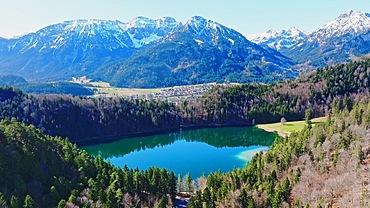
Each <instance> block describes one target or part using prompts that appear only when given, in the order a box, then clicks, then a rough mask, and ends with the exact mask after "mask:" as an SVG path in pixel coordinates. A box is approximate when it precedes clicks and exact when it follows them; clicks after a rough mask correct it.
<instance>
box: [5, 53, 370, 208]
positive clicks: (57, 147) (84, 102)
mask: <svg viewBox="0 0 370 208" xmlns="http://www.w3.org/2000/svg"><path fill="white" fill-rule="evenodd" d="M369 64H370V60H362V61H356V62H351V63H348V64H339V65H335V66H330V67H325V68H321V69H318V70H317V71H316V72H312V73H310V74H306V75H304V76H301V77H300V78H297V79H295V80H290V81H284V82H279V83H275V84H270V85H261V84H253V85H241V86H233V87H224V86H217V87H215V88H214V89H212V90H211V91H209V92H208V93H206V94H205V95H204V96H203V97H201V98H200V99H198V100H196V101H194V102H184V103H182V104H181V105H178V106H176V105H173V104H169V103H166V102H160V101H148V100H126V99H122V98H96V99H92V98H86V97H76V96H67V95H32V94H25V93H23V92H22V91H20V90H19V89H16V88H12V87H2V88H0V101H1V102H0V118H1V119H2V121H1V123H0V174H1V175H2V177H0V193H1V194H0V206H4V207H47V206H58V207H65V206H73V205H77V206H81V207H145V206H149V207H166V206H168V207H171V206H172V205H173V203H174V197H175V195H176V192H177V191H179V184H180V186H182V185H181V184H182V182H181V180H182V179H181V177H176V176H175V174H174V173H173V172H168V171H167V170H165V169H159V168H155V167H154V168H150V169H148V170H145V171H141V170H138V169H134V170H132V169H128V168H127V167H124V168H117V167H113V166H112V165H110V164H109V163H106V162H104V161H103V160H102V159H101V158H100V157H96V158H94V157H91V156H89V155H87V153H86V152H84V151H81V150H79V149H78V147H77V145H76V144H75V143H76V142H77V143H78V142H81V141H90V140H94V138H95V140H97V141H98V142H102V141H104V140H105V139H106V138H105V137H103V136H114V135H128V134H137V133H153V132H158V131H171V130H176V129H178V128H180V127H183V128H186V127H201V126H212V125H254V124H257V123H266V122H276V121H279V120H280V118H281V117H282V116H284V117H285V118H286V119H287V120H297V119H303V118H304V116H305V113H306V112H307V111H310V112H312V113H313V115H314V116H319V115H329V118H328V119H327V121H326V122H324V123H322V124H320V125H317V126H315V127H312V125H311V124H310V122H309V121H307V126H306V127H305V128H304V129H303V130H302V131H301V132H296V133H292V134H291V135H290V136H289V137H286V138H280V139H277V140H276V141H275V142H274V144H273V145H272V146H271V148H270V150H269V151H268V152H267V153H262V152H261V153H259V154H257V155H256V156H255V157H253V159H252V161H251V162H249V163H248V165H247V166H246V167H245V168H242V169H235V170H233V171H231V172H228V173H225V174H221V173H220V172H217V173H212V174H210V175H208V176H203V177H201V178H199V179H197V180H196V181H195V182H194V184H195V185H191V183H190V182H191V180H189V178H190V176H188V178H187V179H186V181H190V182H187V183H186V184H188V185H186V187H187V191H192V192H194V196H193V197H192V198H191V200H190V202H189V204H188V206H189V207H327V206H329V207H330V206H338V207H348V206H353V205H354V204H355V205H356V206H369V205H370V204H369V200H370V195H369V190H370V187H369V183H370V181H369V180H368V178H367V177H366V176H367V173H368V168H369V164H370V163H369V161H370V160H369V158H370V156H369V154H370V143H369V141H368V140H367V139H366V138H367V137H368V131H369V126H370V97H369V82H368V78H369V75H370V68H369ZM65 137H68V138H69V140H70V141H71V142H72V143H71V142H70V141H69V140H68V139H65ZM176 182H177V184H176ZM189 184H190V185H189ZM180 188H181V187H180Z"/></svg>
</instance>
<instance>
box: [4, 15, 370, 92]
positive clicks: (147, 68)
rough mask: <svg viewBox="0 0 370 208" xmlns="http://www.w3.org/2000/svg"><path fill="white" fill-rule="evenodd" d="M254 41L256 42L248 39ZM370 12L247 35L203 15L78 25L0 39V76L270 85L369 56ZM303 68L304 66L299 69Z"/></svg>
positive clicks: (124, 83) (137, 83)
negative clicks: (309, 27)
mask: <svg viewBox="0 0 370 208" xmlns="http://www.w3.org/2000/svg"><path fill="white" fill-rule="evenodd" d="M250 40H251V41H250ZM369 46H370V15H369V14H367V13H362V12H354V11H352V10H351V11H348V12H346V13H344V14H341V15H340V16H339V17H338V18H336V19H335V20H334V21H332V22H329V23H328V24H326V25H324V26H323V27H321V28H319V29H318V30H316V31H314V32H311V33H306V32H303V31H301V30H299V29H297V28H294V27H293V28H291V29H289V30H282V31H279V32H277V31H274V30H270V31H268V32H266V33H260V34H255V35H249V36H247V37H244V36H243V35H242V34H240V33H239V32H237V31H235V30H233V29H231V28H228V27H226V26H224V25H221V24H219V23H217V22H214V21H212V20H207V19H205V18H203V17H200V16H195V17H192V18H190V19H189V20H188V21H187V22H186V23H185V24H182V23H180V22H177V21H176V20H175V19H173V18H171V17H164V18H160V19H156V20H153V19H150V18H146V17H137V18H135V19H134V20H132V21H131V22H128V23H123V22H120V21H111V20H73V21H65V22H62V23H59V24H55V25H50V26H47V27H45V28H42V29H41V30H39V31H37V32H35V33H30V34H27V35H24V36H21V37H17V38H11V39H4V38H0V71H1V72H0V74H14V75H18V76H22V77H24V78H25V79H26V80H30V81H58V80H70V79H71V78H72V77H80V76H87V77H88V78H91V79H93V80H101V81H106V82H109V83H110V84H111V85H114V86H119V87H166V86H174V85H185V84H198V83H205V82H224V81H231V82H243V83H248V82H264V83H269V82H273V81H277V80H282V79H289V78H292V77H295V76H297V75H298V74H299V73H298V72H299V71H301V69H300V67H301V65H302V64H307V65H311V66H324V65H327V64H331V63H337V62H343V61H349V60H351V59H353V58H354V57H358V56H361V55H363V54H367V53H370V47H369ZM300 64H301V65H300Z"/></svg>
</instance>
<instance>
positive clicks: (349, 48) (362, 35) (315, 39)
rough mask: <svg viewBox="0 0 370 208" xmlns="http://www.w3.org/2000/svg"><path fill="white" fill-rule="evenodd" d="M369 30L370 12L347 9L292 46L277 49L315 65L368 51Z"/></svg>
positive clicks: (345, 59) (333, 61)
mask: <svg viewBox="0 0 370 208" xmlns="http://www.w3.org/2000/svg"><path fill="white" fill-rule="evenodd" d="M369 32H370V14H368V13H364V12H355V11H352V10H350V11H348V12H345V13H343V14H341V15H340V16H339V17H337V18H336V19H335V20H333V21H331V22H329V23H327V24H326V25H324V26H323V27H321V28H319V29H318V30H316V31H314V32H312V33H311V34H310V35H308V36H307V38H305V39H303V40H301V41H300V42H298V43H297V44H296V45H295V46H293V47H291V48H289V49H282V50H280V51H281V52H282V53H283V54H285V55H286V56H288V57H291V58H293V59H294V60H295V61H296V62H298V63H304V62H310V63H311V64H313V65H314V66H324V65H327V64H333V63H338V62H344V61H350V60H351V58H353V57H356V56H361V55H364V54H367V53H370V48H369V47H367V45H369V44H370V42H369V39H368V38H367V37H368V34H369Z"/></svg>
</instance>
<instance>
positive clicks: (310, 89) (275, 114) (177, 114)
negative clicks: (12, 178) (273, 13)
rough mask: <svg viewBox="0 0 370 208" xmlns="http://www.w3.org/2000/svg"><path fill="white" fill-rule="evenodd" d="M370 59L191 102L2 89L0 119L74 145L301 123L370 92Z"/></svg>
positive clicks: (223, 91)
mask: <svg viewBox="0 0 370 208" xmlns="http://www.w3.org/2000/svg"><path fill="white" fill-rule="evenodd" d="M369 66H370V60H369V59H367V60H363V61H358V62H351V63H348V64H339V65H335V66H330V67H325V68H320V69H318V70H317V71H316V72H312V73H311V74H307V75H304V76H301V77H300V78H297V79H295V80H291V81H285V82H278V83H275V84H270V85H262V84H253V85H240V86H232V87H227V86H217V87H215V88H213V89H212V90H210V91H209V92H207V93H206V94H205V95H203V97H201V98H199V99H198V100H195V101H192V102H184V103H180V104H179V105H177V106H176V105H174V104H170V103H166V102H161V101H148V100H126V99H123V98H96V99H93V98H85V97H75V96H67V95H27V94H24V93H22V92H21V91H19V90H17V89H13V88H7V87H5V88H0V99H1V101H2V102H1V103H0V118H5V117H9V118H12V117H14V118H16V120H17V121H19V122H24V123H26V124H33V125H34V126H36V127H37V128H39V129H41V130H42V131H43V132H44V133H47V134H50V135H54V136H63V137H68V138H69V139H70V140H71V141H72V142H77V141H81V140H85V139H90V140H91V139H92V138H97V137H99V139H98V140H96V141H98V142H103V141H106V140H105V139H106V138H100V137H106V136H118V135H130V134H137V133H153V132H160V131H171V130H177V129H179V128H180V127H185V128H186V127H201V126H214V125H218V126H219V125H254V124H259V123H267V122H278V121H280V119H281V117H285V118H286V119H287V120H288V121H289V120H299V119H303V118H304V115H305V112H306V111H307V110H309V111H312V112H313V115H315V116H322V115H326V114H328V112H330V110H331V109H332V108H333V107H334V108H336V109H337V108H339V107H342V106H345V105H349V106H351V105H352V100H354V99H357V98H358V97H363V96H367V95H368V94H369V84H370V83H369V78H370V67H369Z"/></svg>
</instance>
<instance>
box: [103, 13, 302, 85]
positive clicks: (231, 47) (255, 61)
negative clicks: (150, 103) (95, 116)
mask: <svg viewBox="0 0 370 208" xmlns="http://www.w3.org/2000/svg"><path fill="white" fill-rule="evenodd" d="M291 66H292V62H291V61H290V59H289V58H287V57H285V56H283V55H281V54H280V53H279V52H277V51H274V50H265V49H263V48H262V47H260V46H258V45H256V44H254V43H252V42H250V41H248V40H247V39H246V38H245V37H244V36H243V35H242V34H240V33H238V32H237V31H235V30H233V29H230V28H227V27H225V26H223V25H221V24H218V23H216V22H213V21H211V20H206V19H204V18H202V17H199V16H196V17H193V18H191V19H190V20H189V21H188V22H187V23H186V24H185V25H184V26H183V27H181V28H179V29H178V30H176V31H174V32H173V33H172V34H170V35H169V36H167V37H166V38H164V39H162V40H160V41H159V42H158V43H156V44H154V45H151V46H149V47H146V48H144V49H143V50H141V51H138V52H137V53H136V54H134V55H133V56H132V57H130V58H128V59H127V60H126V61H125V62H123V63H119V64H117V65H115V66H113V69H112V70H109V71H117V72H116V73H115V74H114V76H113V79H112V81H111V84H112V85H115V86H124V87H155V86H173V85H184V84H198V83H204V82H224V81H231V82H271V81H275V80H279V79H286V78H291V77H294V76H296V75H297V74H296V73H295V72H294V71H291V70H289V68H290V67H291Z"/></svg>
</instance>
